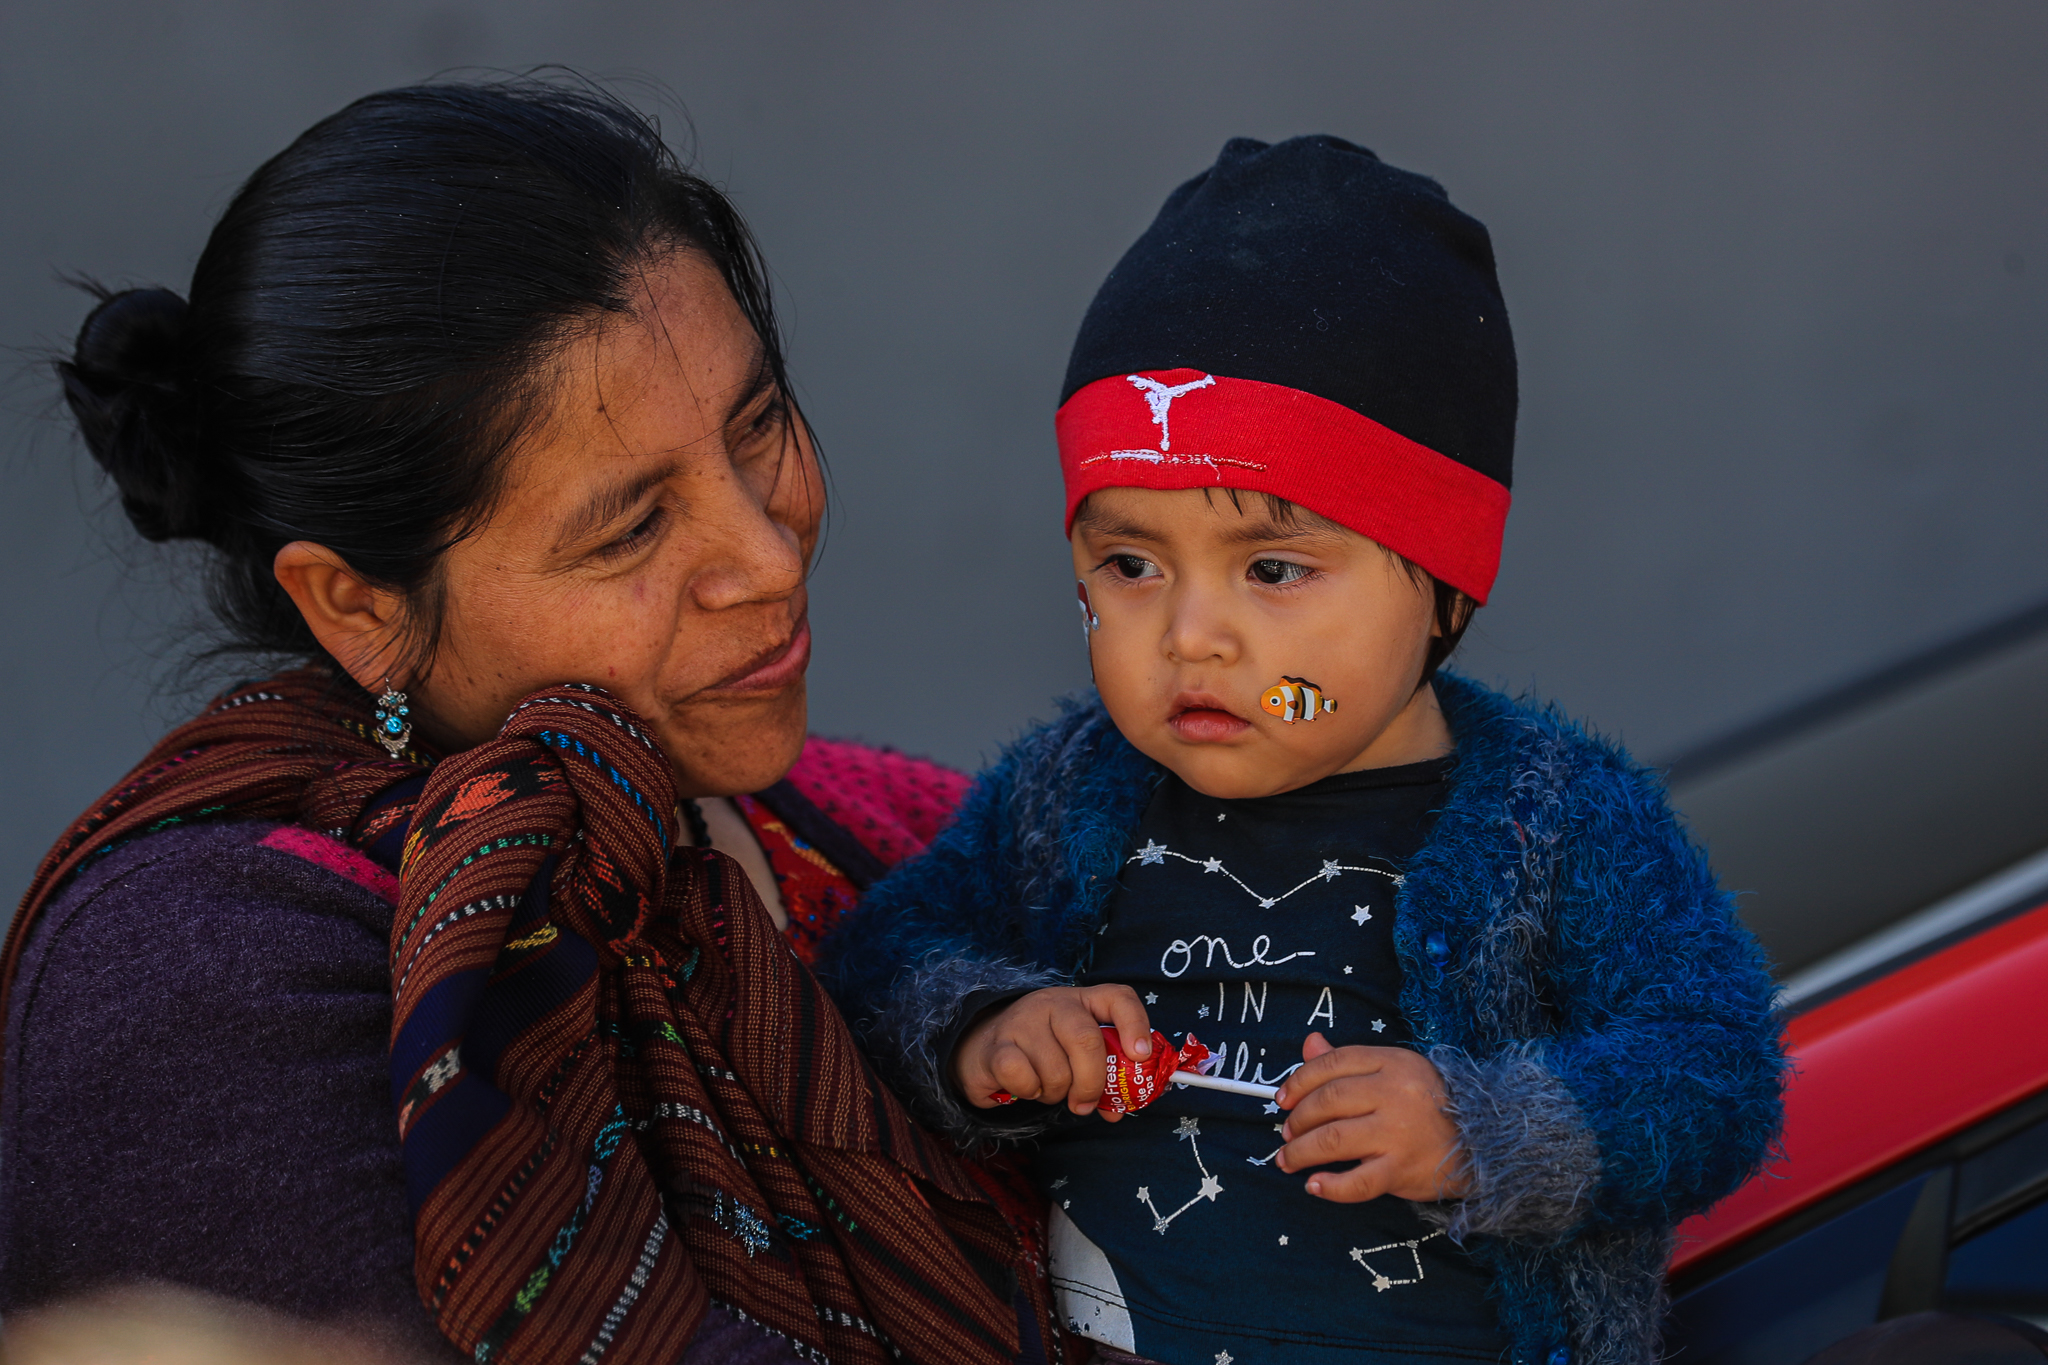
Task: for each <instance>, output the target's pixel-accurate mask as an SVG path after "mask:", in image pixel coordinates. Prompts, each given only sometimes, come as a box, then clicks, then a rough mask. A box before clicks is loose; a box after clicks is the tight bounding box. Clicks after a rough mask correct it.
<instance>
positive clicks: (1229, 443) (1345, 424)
mask: <svg viewBox="0 0 2048 1365" xmlns="http://www.w3.org/2000/svg"><path fill="white" fill-rule="evenodd" d="M1056 424H1057V427H1058V431H1059V442H1060V470H1061V472H1062V473H1063V474H1064V475H1065V477H1066V481H1067V529H1068V530H1069V531H1071V530H1072V529H1073V526H1074V512H1075V509H1076V508H1078V507H1079V506H1080V505H1081V500H1082V499H1083V498H1085V497H1087V496H1088V495H1089V494H1090V493H1093V492H1094V491H1096V490H1097V489H1099V488H1241V489H1245V490H1247V491H1250V492H1255V493H1272V494H1274V495H1276V496H1278V497H1282V498H1286V499H1287V500H1288V501H1289V502H1294V503H1299V504H1300V505H1301V506H1303V507H1306V508H1308V510H1309V511H1311V512H1316V513H1319V514H1321V515H1323V516H1326V517H1328V518H1329V519H1330V520H1331V521H1334V522H1336V523H1338V524H1339V525H1341V526H1348V527H1350V528H1351V529H1352V530H1354V531H1356V532H1358V533H1359V534H1360V535H1362V536H1366V537H1368V538H1370V539H1372V540H1375V541H1378V542H1379V543H1380V544H1381V545H1384V546H1386V547H1387V548H1388V549H1389V550H1392V551H1393V552H1394V553H1395V554H1398V555H1401V556H1402V557H1404V558H1406V559H1409V560H1412V561H1414V562H1415V563H1417V564H1420V565H1421V566H1422V567H1423V568H1425V569H1427V570H1428V571H1429V572H1430V573H1432V574H1434V575H1435V576H1436V577H1438V578H1440V579H1442V580H1443V581H1444V582H1446V583H1449V584H1450V585H1451V586H1452V587H1454V588H1458V589H1461V590H1462V591H1463V592H1465V593H1466V595H1468V596H1470V597H1471V598H1472V599H1473V600H1474V601H1476V602H1484V601H1486V595H1487V594H1488V593H1489V592H1491V591H1492V590H1493V579H1494V575H1495V574H1496V573H1497V572H1499V570H1500V542H1501V533H1502V531H1503V530H1504V529H1505V527H1506V525H1507V518H1508V502H1509V494H1508V490H1507V489H1506V488H1503V487H1502V486H1501V485H1500V484H1497V483H1495V482H1494V481H1493V480H1492V479H1489V478H1487V477H1486V476H1485V475H1484V474H1481V473H1479V472H1477V471H1476V470H1473V469H1468V468H1467V467H1465V466H1464V465H1461V464H1459V463H1458V462H1457V461H1456V460H1453V459H1451V458H1450V457H1449V456H1447V455H1439V454H1438V453H1437V452H1436V451H1434V450H1431V449H1430V448H1429V447H1427V446H1424V445H1418V444H1417V443H1416V442H1414V441H1411V440H1409V439H1408V438H1407V437H1406V436H1403V435H1401V434H1400V433H1398V432H1395V431H1390V430H1389V429H1387V428H1386V427H1383V426H1381V425H1380V424H1379V423H1378V422H1375V421H1373V420H1372V418H1370V417H1367V416H1365V415H1364V414H1362V413H1358V412H1354V411H1352V410H1351V409H1350V408H1347V407H1345V406H1344V405H1343V404H1342V403H1333V402H1331V401H1330V400H1329V399H1327V398H1318V397H1317V396H1316V395H1314V394H1312V393H1303V392H1302V391H1301V390H1299V389H1290V388H1286V387H1285V386H1283V385H1280V384H1262V383H1259V382H1258V381H1257V380H1251V379H1227V378H1225V377H1224V376H1222V375H1210V374H1204V373H1203V372H1202V371H1200V370H1148V371H1145V372H1143V373H1140V374H1134V375H1112V376H1111V377H1110V378H1108V379H1098V380H1096V381H1095V382H1094V383H1092V384H1089V385H1087V386H1085V387H1083V388H1081V389H1079V390H1078V391H1076V392H1075V394H1074V396H1073V397H1072V398H1069V399H1068V400H1067V401H1066V402H1065V403H1064V404H1062V405H1061V407H1060V411H1059V416H1058V418H1057V419H1056Z"/></svg>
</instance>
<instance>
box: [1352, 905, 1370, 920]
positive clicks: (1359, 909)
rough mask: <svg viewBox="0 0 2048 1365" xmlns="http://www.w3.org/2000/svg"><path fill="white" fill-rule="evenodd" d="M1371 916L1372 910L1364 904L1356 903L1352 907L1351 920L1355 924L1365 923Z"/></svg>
mask: <svg viewBox="0 0 2048 1365" xmlns="http://www.w3.org/2000/svg"><path fill="white" fill-rule="evenodd" d="M1371 918H1372V911H1370V910H1368V909H1366V908H1365V907H1364V906H1362V905H1354V906H1352V907H1351V922H1352V923H1353V924H1363V923H1365V922H1366V921H1367V920H1369V919H1371Z"/></svg>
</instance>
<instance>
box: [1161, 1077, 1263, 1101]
mask: <svg viewBox="0 0 2048 1365" xmlns="http://www.w3.org/2000/svg"><path fill="white" fill-rule="evenodd" d="M1172 1080H1173V1083H1174V1084H1175V1085H1192V1086H1195V1087H1197V1088H1198V1089H1202V1090H1221V1091H1223V1092H1224V1093H1226V1094H1231V1095H1250V1096H1251V1097H1252V1098H1253V1099H1255V1100H1270V1099H1272V1098H1273V1097H1274V1096H1275V1095H1278V1094H1279V1093H1280V1087H1279V1086H1277V1085H1253V1084H1252V1083H1251V1082H1250V1081H1233V1080H1230V1079H1229V1078H1227V1077H1224V1076H1204V1075H1203V1074H1202V1073H1201V1072H1199V1071H1176V1072H1174V1073H1173V1076H1172Z"/></svg>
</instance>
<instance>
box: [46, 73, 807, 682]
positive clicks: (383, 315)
mask: <svg viewBox="0 0 2048 1365" xmlns="http://www.w3.org/2000/svg"><path fill="white" fill-rule="evenodd" d="M676 250H684V251H690V252H695V253H698V254H699V255H701V256H702V257H703V258H705V259H707V260H708V261H709V262H710V263H712V264H713V265H714V266H715V267H716V268H717V269H718V271H719V272H720V274H721V275H722V276H723V277H724V279H725V282H726V284H727V285H728V286H729V287H730V288H731V290H732V293H733V297H734V299H735V301H736V302H737V303H738V305H739V308H740V310H741V312H742V313H743V314H744V315H745V316H746V318H747V320H748V321H749V322H750V323H752V324H753V327H754V330H755V331H756V333H758V334H759V336H760V339H761V343H762V346H763V348H764V352H765V356H766V365H767V366H768V368H769V370H770V371H771V373H772V376H773V379H774V381H775V382H776V384H777V385H778V386H779V387H781V388H782V389H783V392H784V396H785V398H786V399H788V397H789V396H788V390H787V384H786V382H785V379H786V376H785V370H784V362H783V354H782V347H781V342H780V336H779V333H778V331H777V328H776V323H775V316H774V309H773V306H772V304H771V301H770V298H769V291H768V284H767V277H766V271H765V269H764V267H763V265H762V262H761V259H760V255H759V252H758V250H757V248H756V247H755V245H754V242H753V240H752V238H751V237H750V235H749V234H748V232H747V229H746V226H745V224H744V223H743V222H742V221H741V219H740V217H739V214H738V212H737V211H736V210H735V209H734V208H733V206H732V205H731V204H730V203H729V202H728V201H727V200H726V198H725V197H724V196H723V195H722V194H720V193H719V192H718V190H717V189H715V188H714V187H713V186H712V185H710V184H709V183H708V182H706V181H705V180H703V179H701V178H699V177H698V176H696V175H693V174H691V173H690V172H689V171H687V170H686V169H685V168H684V166H683V165H682V163H681V162H680V161H679V160H678V159H677V157H676V156H675V154H674V153H673V152H672V151H670V150H669V148H668V147H667V146H666V145H665V144H664V143H663V141H662V138H661V133H660V130H659V129H658V128H657V127H656V125H655V124H654V123H653V121H652V120H650V119H649V118H648V117H647V116H645V115H643V114H641V113H639V112H638V111H636V110H634V109H633V108H631V107H630V106H628V105H626V104H625V103H624V102H622V101H621V100H619V99H618V98H617V97H615V96H613V95H611V94H609V93H607V92H605V91H603V90H601V89H598V88H596V87H594V86H591V85H588V84H584V83H578V82H572V81H560V80H535V79H519V80H506V81H497V82H491V83H479V84H436V85H424V86H414V87H410V88H406V89H399V90H388V91H385V92H383V93H381V94H376V95H371V96H368V97H366V98H364V99H360V100H357V101H356V102H355V103H353V104H351V105H349V106H348V107H347V108H345V109H343V110H341V111H340V112H339V113H337V114H334V115H332V116H331V117H329V118H326V119H323V120H322V121H320V122H319V123H317V124H315V125H314V126H313V127H312V128H310V129H308V130H307V131H306V132H305V133H304V134H303V135H301V136H300V137H299V138H298V139H297V140H296V141H295V142H293V143H292V144H291V146H289V147H287V148H286V149H285V150H284V151H282V152H280V153H279V154H278V155H277V156H275V157H273V158H271V160H269V161H268V162H266V163H265V164H264V165H263V166H262V167H261V168H260V169H258V170H257V171H256V173H255V174H254V175H252V176H251V177H250V178H249V180H248V182H247V183H246V184H244V185H243V186H242V188H241V189H240V190H239V191H238V192H237V193H236V195H235V197H234V199H233V200H232V201H231V202H230V203H229V205H228V207H227V210H226V212H225V213H224V214H222V216H221V219H220V222H219V223H218V224H217V225H216V226H215V227H214V229H213V233H212V235H211V236H210V237H209V238H208V240H207V244H206V249H205V251H204V252H203V253H202V254H201V256H200V258H199V262H198V265H197V267H196V268H195V270H194V271H193V275H192V285H191V289H190V294H189V302H188V301H187V300H186V299H181V298H180V297H179V296H178V295H176V294H174V293H172V292H170V291H168V290H163V289H139V290H135V289H131V290H127V291H123V292H119V293H115V292H111V291H109V290H106V289H104V288H101V287H100V286H97V285H93V284H87V285H86V287H87V288H88V289H90V290H92V292H94V293H95V294H97V295H98V296H99V298H100V300H101V301H100V304H99V306H98V307H97V308H95V309H94V310H93V311H92V313H91V315H90V316H88V317H87V318H86V320H85V324H84V326H83V328H82V329H81V330H80V332H79V334H78V342H77V346H76V349H75V352H74V354H73V355H72V357H71V358H70V359H69V360H66V361H63V362H60V363H59V364H58V366H57V370H58V373H59V375H60V376H61V377H62V380H63V385H64V396H65V399H66V400H67V402H68V403H69V405H70V407H71V411H72V413H73V414H74V415H75V416H76V417H77V420H78V425H79V430H80V431H81V432H82V433H83V435H84V437H85V441H86V445H87V446H88V448H89V449H90V450H91V452H92V456H93V458H94V459H95V460H96V461H97V462H98V463H99V465H100V467H101V468H102V469H104V470H105V471H106V472H107V474H108V475H109V476H111V477H112V479H113V481H114V484H115V486H116V488H117V489H118V490H119V492H120V497H121V505H122V507H123V509H124V510H125V511H126V512H127V514H128V517H129V519H130V520H131V521H132V522H133V523H134V524H135V528H136V530H137V531H139V532H141V534H142V535H143V536H145V537H147V538H148V539H150V540H159V541H161V540H175V539H191V540H198V541H203V542H205V543H207V544H208V545H211V546H212V547H213V548H214V550H215V551H216V552H217V553H216V556H215V564H214V570H213V573H212V579H211V583H210V585H209V595H210V598H211V601H212V604H213V607H214V609H215V611H216V612H217V613H218V615H219V616H220V618H221V620H222V622H223V624H224V625H225V626H226V628H227V632H228V636H229V639H228V642H227V647H228V648H231V649H243V650H248V651H252V652H258V653H265V654H277V655H294V656H312V655H317V654H318V652H319V647H318V645H317V643H316V642H315V640H314V638H313V636H312V633H311V631H310V630H309V629H308V628H307V626H306V624H305V621H304V619H303V618H302V617H301V616H300V614H299V612H298V610H297V608H295V607H294V606H293V604H292V602H291V599H290V598H289V597H288V596H286V594H285V593H284V591H283V589H282V588H281V587H279V585H278V583H277V580H276V578H275V576H274V574H273V572H272V568H271V565H272V561H273V559H274V558H275V556H276V554H277V551H278V550H279V549H280V548H281V547H282V546H284V545H285V544H287V543H289V542H291V541H294V540H310V541H314V542H316V543H318V544H321V545H324V546H326V547H327V548H328V549H330V550H333V551H334V552H335V553H336V554H338V555H340V556H341V557H342V559H343V560H345V561H346V562H347V563H348V565H349V566H350V568H351V569H353V570H354V571H355V572H357V573H358V574H360V575H362V576H363V577H365V578H366V579H368V580H369V581H371V582H373V583H375V584H377V585H379V586H382V587H385V588H389V589H392V590H396V591H398V592H400V593H402V594H404V595H405V597H406V599H407V601H408V603H409V606H410V607H411V610H410V611H409V612H408V620H409V623H410V625H411V630H410V636H411V638H409V639H408V640H407V641H406V643H405V650H406V652H407V653H408V654H409V655H411V656H413V657H412V659H411V662H414V663H419V662H423V661H424V658H425V656H426V655H428V654H430V653H431V650H432V648H433V640H434V636H435V635H436V634H437V633H438V623H439V619H440V602H439V600H438V591H437V582H438V579H437V573H436V570H437V567H438V564H439V562H440V558H441V555H442V554H443V552H444V551H445V550H446V549H447V548H448V547H449V545H451V544H452V543H454V542H455V541H456V540H459V539H460V538H461V537H462V536H464V535H465V534H467V533H469V532H470V531H471V530H473V529H474V528H475V526H476V525H478V524H479V523H480V522H481V520H482V519H483V517H484V516H485V515H487V513H488V511H489V509H490V505H491V502H492V500H493V497H494V495H495V493H496V490H497V488H498V485H499V482H500V479H501V477H502V473H503V466H504V461H505V457H506V455H507V453H508V452H509V451H510V450H512V449H513V447H514V446H515V445H516V443H517V442H518V440H519V439H520V437H522V436H523V435H524V434H525V433H526V432H527V431H529V430H530V429H531V428H532V426H533V424H534V423H535V421H536V420H538V419H539V418H541V417H542V416H544V413H543V411H542V408H543V405H544V400H545V398H546V394H545V393H544V392H543V389H544V385H545V379H546V374H547V367H548V365H549V362H550V361H551V360H552V359H553V358H554V356H555V355H556V354H557V353H558V352H559V350H560V348H561V347H562V346H563V345H564V344H565V343H566V342H567V341H568V340H569V339H570V338H571V337H573V336H574V335H575V334H576V332H577V331H578V329H579V328H582V327H585V326H588V325H590V324H591V323H592V321H594V320H595V319H598V318H601V317H603V316H605V315H608V314H610V315H619V314H629V313H631V312H632V311H633V310H634V306H635V295H636V291H635V287H634V286H635V282H636V279H637V278H638V276H639V275H640V273H641V272H643V271H644V270H645V269H646V268H647V267H649V266H650V265H652V264H655V263H657V262H658V261H659V260H660V258H661V257H662V256H663V255H664V254H665V253H667V252H671V251H676ZM789 401H790V402H792V403H793V401H794V400H793V399H789ZM791 410H792V412H793V411H794V409H793V408H792V409H791Z"/></svg>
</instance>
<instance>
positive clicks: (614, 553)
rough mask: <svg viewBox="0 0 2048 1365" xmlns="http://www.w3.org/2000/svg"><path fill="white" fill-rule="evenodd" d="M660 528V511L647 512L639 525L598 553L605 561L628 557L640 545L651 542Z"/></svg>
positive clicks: (657, 509)
mask: <svg viewBox="0 0 2048 1365" xmlns="http://www.w3.org/2000/svg"><path fill="white" fill-rule="evenodd" d="M660 527H661V509H660V508H659V507H657V508H655V509H654V510H653V511H652V512H649V513H648V514H647V515H646V516H644V517H642V518H641V519H640V523H639V525H637V526H635V527H634V528H633V529H632V530H630V531H628V532H626V534H624V535H622V536H620V537H619V538H618V539H617V540H615V541H613V542H612V543H611V544H609V545H607V546H605V547H604V549H603V550H601V551H599V553H600V554H602V555H603V556H604V557H605V558H607V559H617V558H619V557H621V556H624V555H629V554H631V553H633V551H635V550H637V549H639V548H640V547H641V546H642V545H645V544H646V543H647V542H648V541H649V540H652V539H653V538H654V533H655V532H656V531H657V530H659V529H660Z"/></svg>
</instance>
